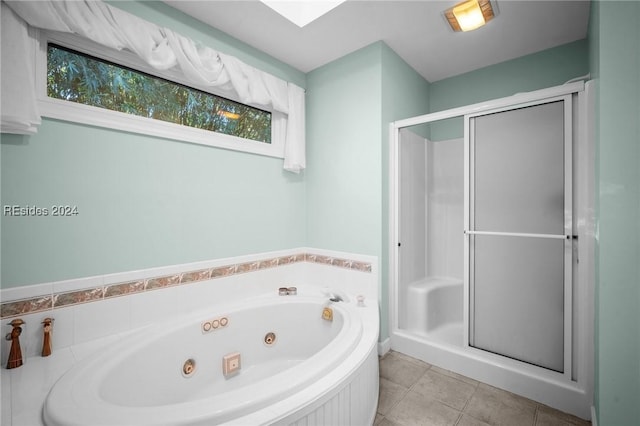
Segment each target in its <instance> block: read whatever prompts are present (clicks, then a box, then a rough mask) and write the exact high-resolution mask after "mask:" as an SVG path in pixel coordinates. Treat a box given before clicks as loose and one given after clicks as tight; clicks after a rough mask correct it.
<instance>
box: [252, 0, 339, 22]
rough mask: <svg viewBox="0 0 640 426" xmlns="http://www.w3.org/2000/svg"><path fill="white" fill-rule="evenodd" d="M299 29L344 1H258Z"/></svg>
mask: <svg viewBox="0 0 640 426" xmlns="http://www.w3.org/2000/svg"><path fill="white" fill-rule="evenodd" d="M260 1H261V2H262V3H264V4H265V5H267V6H269V7H270V8H271V9H273V10H275V11H276V12H278V13H279V14H280V15H282V16H284V17H285V18H287V19H288V20H289V21H291V22H293V23H294V24H296V25H297V26H299V27H300V28H302V27H304V26H305V25H307V24H308V23H310V22H312V21H315V20H316V19H318V18H319V17H321V16H322V15H324V14H325V13H327V12H329V11H330V10H331V9H333V8H336V7H338V6H339V5H341V4H342V3H344V2H345V1H346V0H260Z"/></svg>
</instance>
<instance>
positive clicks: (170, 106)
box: [47, 43, 271, 144]
mask: <svg viewBox="0 0 640 426" xmlns="http://www.w3.org/2000/svg"><path fill="white" fill-rule="evenodd" d="M47 96H48V97H50V98H55V99H60V100H64V101H70V102H75V103H79V104H84V105H89V106H93V107H98V108H104V109H108V110H112V111H118V112H122V113H127V114H132V115H136V116H140V117H147V118H152V119H156V120H162V121H165V122H169V123H175V124H180V125H183V126H188V127H193V128H197V129H203V130H207V131H213V132H217V133H222V134H226V135H232V136H237V137H239V138H243V139H250V140H253V141H257V142H261V143H266V144H271V113H270V112H268V111H263V110H261V109H258V108H254V107H251V106H248V105H244V104H241V103H238V102H235V101H232V100H229V99H226V98H223V97H220V96H216V95H213V94H210V93H206V92H203V91H201V90H197V89H194V88H191V87H187V86H185V85H182V84H178V83H174V82H172V81H169V80H166V79H163V78H159V77H155V76H152V75H150V74H146V73H143V72H139V71H136V70H133V69H131V68H128V67H124V66H120V65H116V64H114V63H112V62H109V61H106V60H102V59H98V58H96V57H93V56H90V55H87V54H84V53H80V52H77V51H74V50H71V49H68V48H66V47H63V46H59V45H56V44H52V43H50V44H48V46H47Z"/></svg>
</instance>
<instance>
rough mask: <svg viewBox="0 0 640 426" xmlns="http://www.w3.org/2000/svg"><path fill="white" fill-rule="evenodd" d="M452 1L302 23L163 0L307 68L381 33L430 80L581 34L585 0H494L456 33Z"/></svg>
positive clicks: (372, 6)
mask: <svg viewBox="0 0 640 426" xmlns="http://www.w3.org/2000/svg"><path fill="white" fill-rule="evenodd" d="M457 2H458V1H455V0H454V1H447V0H413V1H407V0H395V1H376V0H347V1H346V2H345V3H343V4H341V5H340V6H338V7H337V8H335V9H333V10H331V11H330V12H329V13H327V14H326V15H323V16H321V17H320V18H319V19H317V20H316V21H313V22H311V23H310V24H308V25H306V26H305V27H303V28H300V27H298V26H297V25H295V24H293V23H291V22H289V21H287V20H286V19H285V18H283V17H282V16H281V15H279V14H278V13H276V12H275V11H273V10H272V9H271V8H269V7H267V6H266V5H264V4H263V3H262V2H260V1H258V0H243V1H238V0H235V1H224V0H213V1H202V0H196V1H192V0H169V1H165V3H167V4H169V5H170V6H172V7H175V8H176V9H179V10H181V11H183V12H185V13H187V14H188V15H191V16H193V17H195V18H197V19H199V20H201V21H203V22H205V23H206V24H209V25H210V26H212V27H215V28H218V29H219V30H222V31H224V32H225V33H227V34H229V35H231V36H233V37H235V38H237V39H239V40H241V41H243V42H245V43H247V44H249V45H251V46H253V47H255V48H257V49H260V50H262V51H263V52H266V53H268V54H269V55H271V56H273V57H274V58H277V59H279V60H280V61H282V62H285V63H287V64H289V65H291V66H293V67H294V68H296V69H298V70H300V71H303V72H305V73H306V72H309V71H311V70H314V69H315V68H317V67H320V66H322V65H324V64H327V63H329V62H331V61H333V60H335V59H337V58H339V57H342V56H344V55H346V54H348V53H351V52H353V51H355V50H358V49H360V48H362V47H364V46H367V45H369V44H371V43H373V42H376V41H379V40H382V41H384V42H385V43H386V44H387V45H388V46H389V47H391V48H392V49H393V50H394V51H395V52H396V53H397V54H398V55H400V56H401V57H402V58H403V59H404V60H405V61H406V62H407V63H408V64H409V65H411V66H412V67H413V68H414V69H415V70H416V71H418V72H419V73H420V74H421V75H422V76H423V77H424V78H425V79H427V80H428V81H430V82H434V81H437V80H441V79H443V78H447V77H451V76H454V75H458V74H462V73H465V72H468V71H472V70H475V69H478V68H482V67H485V66H488V65H493V64H496V63H499V62H503V61H506V60H509V59H513V58H517V57H520V56H523V55H527V54H530V53H534V52H538V51H541V50H544V49H548V48H551V47H555V46H559V45H561V44H565V43H569V42H572V41H576V40H580V39H583V38H585V37H586V36H587V27H588V20H589V1H583V0H569V1H555V0H530V1H526V0H497V8H498V14H497V16H496V17H495V18H494V19H493V20H492V21H490V22H489V23H488V24H487V25H486V26H484V27H482V28H480V29H477V30H475V31H471V32H468V33H454V32H453V31H452V30H451V29H450V28H449V26H448V24H447V23H446V21H445V18H444V16H443V14H442V12H443V11H444V10H446V9H448V8H449V7H451V6H453V5H454V4H456V3H457ZM492 3H493V2H492Z"/></svg>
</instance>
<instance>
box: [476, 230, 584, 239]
mask: <svg viewBox="0 0 640 426" xmlns="http://www.w3.org/2000/svg"><path fill="white" fill-rule="evenodd" d="M464 234H465V235H497V236H501V237H534V238H550V239H556V240H570V239H571V238H574V239H576V238H578V236H577V235H566V234H530V233H523V232H491V231H469V230H466V229H465V230H464Z"/></svg>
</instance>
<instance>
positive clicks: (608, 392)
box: [590, 1, 640, 426]
mask: <svg viewBox="0 0 640 426" xmlns="http://www.w3.org/2000/svg"><path fill="white" fill-rule="evenodd" d="M591 18H592V19H591V28H590V31H591V34H590V40H591V43H592V45H591V49H590V53H591V64H592V65H591V66H592V69H594V71H595V74H596V76H597V77H598V86H597V87H598V98H599V101H598V106H597V116H598V123H597V124H598V127H597V160H596V161H597V162H596V170H597V172H596V181H597V184H598V187H599V188H598V192H597V194H598V205H597V213H596V215H597V221H598V235H597V246H596V250H597V272H596V324H595V337H596V371H595V379H596V385H595V405H596V412H597V415H598V425H602V426H610V425H611V426H618V425H620V426H625V425H638V424H640V262H638V259H640V171H639V170H640V169H639V167H638V164H640V49H639V48H638V46H640V26H638V21H639V20H640V2H635V1H634V2H625V1H621V2H617V1H602V2H597V3H595V4H594V8H593V11H592V17H591Z"/></svg>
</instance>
